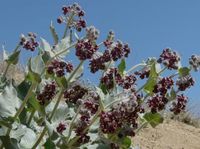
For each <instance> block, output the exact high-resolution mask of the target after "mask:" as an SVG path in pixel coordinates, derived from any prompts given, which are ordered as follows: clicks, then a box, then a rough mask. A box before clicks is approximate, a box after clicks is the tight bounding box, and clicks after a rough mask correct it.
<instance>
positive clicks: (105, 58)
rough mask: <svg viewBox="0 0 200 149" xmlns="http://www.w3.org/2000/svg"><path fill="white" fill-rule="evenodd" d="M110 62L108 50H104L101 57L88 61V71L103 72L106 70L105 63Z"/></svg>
mask: <svg viewBox="0 0 200 149" xmlns="http://www.w3.org/2000/svg"><path fill="white" fill-rule="evenodd" d="M109 61H111V54H110V52H109V50H105V51H104V53H103V55H101V56H99V57H98V58H93V59H92V60H90V63H89V65H90V71H91V72H92V73H95V72H97V71H98V70H104V69H105V68H106V65H105V63H107V62H109Z"/></svg>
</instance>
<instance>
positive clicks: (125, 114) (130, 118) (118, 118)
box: [100, 96, 143, 136]
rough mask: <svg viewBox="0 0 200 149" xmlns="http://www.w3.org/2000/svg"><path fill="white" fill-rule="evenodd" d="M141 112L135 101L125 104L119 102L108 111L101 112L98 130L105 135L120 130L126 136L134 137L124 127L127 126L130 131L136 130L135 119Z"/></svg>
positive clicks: (130, 100)
mask: <svg viewBox="0 0 200 149" xmlns="http://www.w3.org/2000/svg"><path fill="white" fill-rule="evenodd" d="M134 98H137V97H136V96H135V97H134ZM141 112H143V109H142V108H141V106H140V105H139V104H138V103H137V102H136V99H133V98H131V99H129V100H128V101H126V102H121V103H119V104H117V105H115V106H114V107H112V109H111V110H110V111H107V112H105V111H103V112H102V113H101V114H100V129H101V131H102V132H103V133H107V134H110V133H115V132H116V130H119V129H122V130H124V132H123V134H124V133H125V135H126V136H134V135H135V133H134V132H133V131H130V129H125V127H124V126H126V125H127V126H129V127H130V128H132V129H131V130H133V129H135V128H137V118H138V114H139V113H141Z"/></svg>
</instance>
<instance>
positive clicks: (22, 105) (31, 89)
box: [14, 83, 37, 121]
mask: <svg viewBox="0 0 200 149" xmlns="http://www.w3.org/2000/svg"><path fill="white" fill-rule="evenodd" d="M36 86H37V84H36V83H32V84H31V87H30V88H29V90H28V93H27V94H26V96H25V98H24V100H23V102H22V104H21V106H20V108H19V109H18V111H17V113H16V114H15V116H14V121H15V120H16V119H17V117H18V116H19V115H20V114H21V112H22V110H23V109H24V107H25V106H26V103H27V102H28V99H29V97H30V96H31V93H32V91H33V90H34V89H35V88H36Z"/></svg>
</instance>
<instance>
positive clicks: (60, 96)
mask: <svg viewBox="0 0 200 149" xmlns="http://www.w3.org/2000/svg"><path fill="white" fill-rule="evenodd" d="M63 91H64V89H61V91H60V94H59V96H58V99H57V101H56V104H55V106H54V108H53V111H52V113H51V115H50V117H49V121H51V119H52V118H53V116H54V114H55V111H56V109H57V108H58V105H59V103H60V101H61V99H62V95H63ZM46 131H47V127H46V126H45V127H44V129H43V130H42V133H41V134H40V136H39V138H38V140H37V141H36V142H35V144H34V145H33V147H32V149H35V148H36V147H37V146H38V145H39V144H40V142H41V140H42V138H43V137H44V135H45V133H46Z"/></svg>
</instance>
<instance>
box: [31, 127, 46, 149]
mask: <svg viewBox="0 0 200 149" xmlns="http://www.w3.org/2000/svg"><path fill="white" fill-rule="evenodd" d="M46 131H47V127H46V126H45V127H44V129H43V131H42V133H41V134H40V136H39V138H38V140H37V141H36V142H35V144H34V145H33V147H32V148H31V149H36V147H37V146H38V145H39V144H40V142H41V140H42V138H43V137H44V135H45V133H46Z"/></svg>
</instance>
